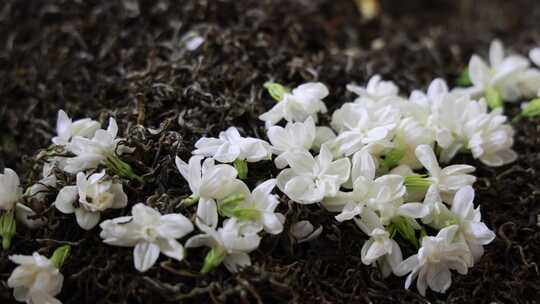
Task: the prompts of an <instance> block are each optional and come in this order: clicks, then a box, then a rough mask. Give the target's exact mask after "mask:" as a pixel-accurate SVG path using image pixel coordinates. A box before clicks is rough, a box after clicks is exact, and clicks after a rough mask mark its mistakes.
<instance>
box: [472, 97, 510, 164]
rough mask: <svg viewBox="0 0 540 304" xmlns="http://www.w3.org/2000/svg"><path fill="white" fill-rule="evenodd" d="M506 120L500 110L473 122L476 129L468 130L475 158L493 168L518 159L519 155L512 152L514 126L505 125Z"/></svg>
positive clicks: (479, 117)
mask: <svg viewBox="0 0 540 304" xmlns="http://www.w3.org/2000/svg"><path fill="white" fill-rule="evenodd" d="M506 120H507V117H506V116H504V115H502V109H500V108H498V109H494V110H493V111H491V112H490V113H489V114H485V115H479V116H478V117H477V118H476V119H474V120H472V121H471V124H474V126H475V127H474V128H471V129H469V130H467V131H468V133H469V134H467V137H468V138H469V141H468V148H469V149H470V150H471V152H472V154H473V157H474V158H477V159H479V160H480V161H481V162H482V163H484V164H486V165H488V166H492V167H495V166H502V165H505V164H508V163H511V162H513V161H515V160H516V159H517V153H516V152H514V150H512V146H513V145H514V133H515V132H514V129H513V128H512V126H510V125H509V124H505V123H506Z"/></svg>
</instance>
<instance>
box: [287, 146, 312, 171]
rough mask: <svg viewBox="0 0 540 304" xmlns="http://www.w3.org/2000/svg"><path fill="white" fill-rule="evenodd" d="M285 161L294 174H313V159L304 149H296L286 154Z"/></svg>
mask: <svg viewBox="0 0 540 304" xmlns="http://www.w3.org/2000/svg"><path fill="white" fill-rule="evenodd" d="M287 162H288V163H289V166H291V168H292V169H293V170H294V172H295V173H296V174H301V175H308V176H309V175H313V170H314V168H315V165H316V164H315V159H314V158H313V156H312V155H311V153H309V152H308V151H305V150H296V151H293V152H291V153H289V154H287Z"/></svg>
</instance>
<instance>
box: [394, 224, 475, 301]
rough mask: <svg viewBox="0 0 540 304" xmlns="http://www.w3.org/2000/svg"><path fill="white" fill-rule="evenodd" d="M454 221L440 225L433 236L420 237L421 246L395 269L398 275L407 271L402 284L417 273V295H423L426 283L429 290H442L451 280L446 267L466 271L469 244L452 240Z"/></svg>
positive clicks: (409, 280) (445, 288) (463, 272)
mask: <svg viewBox="0 0 540 304" xmlns="http://www.w3.org/2000/svg"><path fill="white" fill-rule="evenodd" d="M458 229H459V227H458V226H457V225H452V226H448V227H446V228H443V229H442V230H441V231H439V233H438V234H437V236H434V237H433V236H425V237H423V238H422V247H421V248H420V249H419V250H418V253H417V254H415V255H413V256H411V257H409V258H408V259H406V260H404V261H403V262H402V263H401V264H400V265H399V266H398V267H397V269H396V271H395V273H396V274H397V275H399V276H402V275H405V274H407V273H409V275H408V276H407V280H406V281H405V288H407V289H408V288H409V287H410V285H411V283H412V281H413V280H414V279H415V278H416V277H418V279H417V281H416V288H417V289H418V291H419V292H420V294H421V295H423V296H425V295H426V289H427V287H428V286H429V288H431V289H432V290H433V291H436V292H440V293H444V292H446V290H448V288H449V287H450V285H451V284H452V274H451V273H450V270H456V271H457V272H458V273H460V274H467V272H468V265H470V264H471V262H470V253H469V248H468V246H467V244H466V243H465V242H462V241H456V240H455V239H456V234H457V232H458Z"/></svg>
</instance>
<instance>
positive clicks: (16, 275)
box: [7, 252, 64, 304]
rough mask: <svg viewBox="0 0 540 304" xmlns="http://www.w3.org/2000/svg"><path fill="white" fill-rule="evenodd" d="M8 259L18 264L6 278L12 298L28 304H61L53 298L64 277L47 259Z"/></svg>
mask: <svg viewBox="0 0 540 304" xmlns="http://www.w3.org/2000/svg"><path fill="white" fill-rule="evenodd" d="M9 259H10V260H11V261H12V262H13V263H15V264H18V265H19V266H17V267H16V268H15V270H13V272H12V273H11V276H10V277H9V278H8V281H7V284H8V286H9V287H10V288H13V297H14V298H15V300H17V301H19V302H26V303H28V304H30V303H32V304H61V302H60V301H59V300H58V299H56V298H55V296H56V295H58V294H59V293H60V291H61V290H62V283H63V281H64V276H63V275H62V274H61V273H60V271H59V270H58V268H57V267H56V266H55V265H54V263H53V262H52V261H51V260H49V259H48V258H46V257H44V256H42V255H40V254H39V253H37V252H34V254H33V255H31V256H28V255H12V256H10V257H9Z"/></svg>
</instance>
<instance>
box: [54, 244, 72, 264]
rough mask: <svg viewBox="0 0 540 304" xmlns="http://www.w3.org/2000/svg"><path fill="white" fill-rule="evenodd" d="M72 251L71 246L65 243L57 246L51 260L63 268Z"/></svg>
mask: <svg viewBox="0 0 540 304" xmlns="http://www.w3.org/2000/svg"><path fill="white" fill-rule="evenodd" d="M70 253H71V246H69V245H64V246H62V247H58V248H56V250H54V252H53V255H52V257H51V262H52V263H53V264H54V266H56V268H58V269H60V268H62V265H64V263H65V262H66V260H67V258H68V257H69V254H70Z"/></svg>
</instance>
